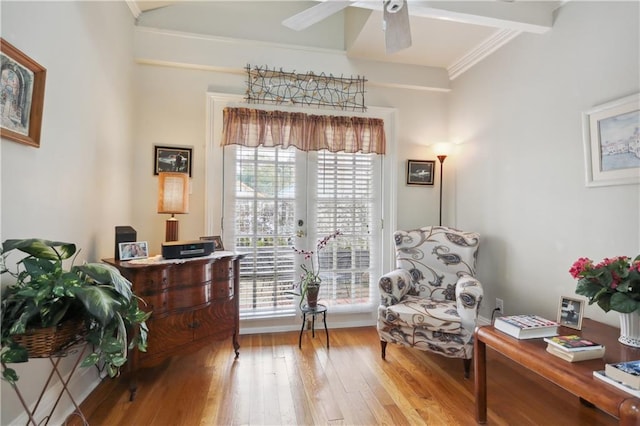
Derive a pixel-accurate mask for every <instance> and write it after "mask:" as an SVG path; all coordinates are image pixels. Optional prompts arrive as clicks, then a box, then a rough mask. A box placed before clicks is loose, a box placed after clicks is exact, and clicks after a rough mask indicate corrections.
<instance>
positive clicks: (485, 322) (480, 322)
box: [478, 315, 491, 325]
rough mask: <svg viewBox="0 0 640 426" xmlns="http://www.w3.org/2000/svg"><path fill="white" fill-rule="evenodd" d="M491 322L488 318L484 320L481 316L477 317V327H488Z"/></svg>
mask: <svg viewBox="0 0 640 426" xmlns="http://www.w3.org/2000/svg"><path fill="white" fill-rule="evenodd" d="M490 324H491V320H490V319H489V318H485V317H483V316H482V315H478V325H490Z"/></svg>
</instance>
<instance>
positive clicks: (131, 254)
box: [118, 241, 149, 260]
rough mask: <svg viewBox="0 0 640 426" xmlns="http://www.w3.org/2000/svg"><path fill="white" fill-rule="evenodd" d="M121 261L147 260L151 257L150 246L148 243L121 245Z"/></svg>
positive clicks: (139, 242) (119, 247)
mask: <svg viewBox="0 0 640 426" xmlns="http://www.w3.org/2000/svg"><path fill="white" fill-rule="evenodd" d="M118 250H119V253H120V260H132V259H145V258H147V257H149V246H148V244H147V242H146V241H135V242H128V243H119V244H118Z"/></svg>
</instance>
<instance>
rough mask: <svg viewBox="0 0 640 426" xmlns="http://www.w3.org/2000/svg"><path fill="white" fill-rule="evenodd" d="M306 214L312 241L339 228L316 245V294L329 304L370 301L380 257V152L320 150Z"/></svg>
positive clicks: (353, 304)
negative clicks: (321, 245)
mask: <svg viewBox="0 0 640 426" xmlns="http://www.w3.org/2000/svg"><path fill="white" fill-rule="evenodd" d="M315 163H316V165H315V173H310V175H311V176H314V177H315V179H314V181H312V182H310V184H309V186H310V187H311V186H312V185H313V187H314V189H315V192H313V195H312V197H313V198H312V205H313V209H312V210H310V211H315V212H316V214H315V215H312V216H311V217H310V220H311V221H312V222H311V223H312V226H313V229H314V231H315V232H314V234H315V235H314V236H315V241H317V240H319V239H321V238H323V237H324V236H326V235H330V234H331V233H333V232H334V231H336V230H340V231H341V233H342V235H340V236H339V237H338V238H337V239H336V240H332V241H331V242H330V244H329V245H328V246H327V247H326V248H325V249H323V250H321V251H320V253H319V255H320V267H321V273H322V275H321V276H322V278H323V283H322V287H321V293H320V298H322V299H323V300H324V301H325V302H326V303H328V304H329V305H345V306H352V307H353V306H357V305H370V304H371V294H372V293H371V290H372V287H371V286H372V285H374V279H375V276H374V274H373V273H372V272H374V271H372V265H377V264H379V262H376V261H375V260H374V261H373V262H372V259H376V257H377V256H378V254H379V253H378V249H377V247H378V245H379V241H380V230H379V226H378V224H379V223H380V214H379V211H380V204H381V203H380V197H379V194H380V190H379V184H380V177H379V176H380V157H379V156H377V155H375V154H358V153H356V154H346V153H330V152H327V151H321V152H318V153H317V161H316V162H315Z"/></svg>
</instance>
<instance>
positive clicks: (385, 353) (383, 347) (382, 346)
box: [380, 340, 387, 360]
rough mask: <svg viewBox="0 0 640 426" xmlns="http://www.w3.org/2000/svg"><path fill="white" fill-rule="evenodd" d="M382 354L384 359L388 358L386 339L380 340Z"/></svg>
mask: <svg viewBox="0 0 640 426" xmlns="http://www.w3.org/2000/svg"><path fill="white" fill-rule="evenodd" d="M380 350H381V352H380V355H382V359H384V360H386V359H387V342H385V341H384V340H380Z"/></svg>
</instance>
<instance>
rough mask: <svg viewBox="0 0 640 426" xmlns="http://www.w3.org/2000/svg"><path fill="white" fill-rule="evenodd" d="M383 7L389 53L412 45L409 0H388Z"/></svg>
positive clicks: (385, 38) (385, 37) (386, 44)
mask: <svg viewBox="0 0 640 426" xmlns="http://www.w3.org/2000/svg"><path fill="white" fill-rule="evenodd" d="M382 9H383V18H384V25H385V30H384V41H385V46H386V48H387V49H386V50H387V54H388V55H390V54H392V53H396V52H398V51H400V50H402V49H406V48H407V47H410V46H411V28H410V26H409V7H408V5H407V0H386V1H385V2H384V6H383V8H382Z"/></svg>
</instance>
